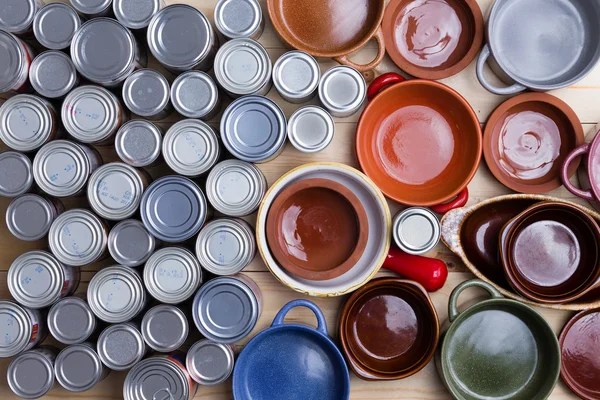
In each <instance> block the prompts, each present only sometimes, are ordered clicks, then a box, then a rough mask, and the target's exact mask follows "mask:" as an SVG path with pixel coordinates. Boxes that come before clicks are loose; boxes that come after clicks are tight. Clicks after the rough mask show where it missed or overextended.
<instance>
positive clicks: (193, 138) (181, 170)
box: [162, 119, 221, 177]
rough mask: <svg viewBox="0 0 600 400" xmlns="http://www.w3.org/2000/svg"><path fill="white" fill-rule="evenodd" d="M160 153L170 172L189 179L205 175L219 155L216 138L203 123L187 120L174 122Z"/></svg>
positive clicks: (212, 131)
mask: <svg viewBox="0 0 600 400" xmlns="http://www.w3.org/2000/svg"><path fill="white" fill-rule="evenodd" d="M162 147H163V148H162V153H163V157H164V159H165V161H166V162H167V164H168V165H169V167H171V169H172V170H173V171H175V172H177V173H178V174H181V175H186V176H190V177H195V176H200V175H202V174H204V173H205V172H208V171H209V170H210V169H211V168H212V166H213V165H215V164H216V162H217V160H218V159H219V157H220V155H221V151H220V150H221V149H220V146H219V139H218V138H217V134H216V133H215V131H214V130H213V129H212V128H211V127H210V126H209V125H208V124H207V123H205V122H202V121H199V120H196V119H187V120H183V121H179V122H177V123H176V124H175V125H173V126H172V127H171V128H170V129H169V130H168V131H167V134H166V135H165V138H164V140H163V144H162Z"/></svg>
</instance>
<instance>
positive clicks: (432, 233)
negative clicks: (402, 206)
mask: <svg viewBox="0 0 600 400" xmlns="http://www.w3.org/2000/svg"><path fill="white" fill-rule="evenodd" d="M392 229H393V236H394V242H396V245H397V246H398V247H399V248H400V250H402V251H404V252H405V253H408V254H413V255H422V254H425V253H427V252H429V251H430V250H432V249H433V248H434V247H435V246H437V244H438V243H439V242H440V237H441V231H442V229H441V226H440V221H439V220H438V218H437V216H436V215H435V214H434V213H433V212H432V211H430V210H429V209H427V208H421V207H411V208H407V209H406V210H404V211H401V212H399V213H398V214H397V215H396V216H395V217H394V223H393V228H392Z"/></svg>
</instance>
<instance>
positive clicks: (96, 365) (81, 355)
mask: <svg viewBox="0 0 600 400" xmlns="http://www.w3.org/2000/svg"><path fill="white" fill-rule="evenodd" d="M94 348H95V346H94V345H92V344H91V343H88V342H85V343H81V344H73V345H71V346H69V347H65V348H64V349H63V350H62V351H61V352H60V353H58V356H57V357H56V361H55V362H54V374H55V375H56V380H57V381H58V383H60V385H61V386H62V387H63V388H65V389H66V390H68V391H70V392H85V391H86V390H90V389H91V388H93V387H94V386H96V384H97V383H98V382H100V381H101V380H103V379H104V378H106V376H107V375H108V373H109V372H110V370H109V369H107V368H105V367H104V365H102V360H100V356H99V355H98V353H97V352H96V350H95V349H94Z"/></svg>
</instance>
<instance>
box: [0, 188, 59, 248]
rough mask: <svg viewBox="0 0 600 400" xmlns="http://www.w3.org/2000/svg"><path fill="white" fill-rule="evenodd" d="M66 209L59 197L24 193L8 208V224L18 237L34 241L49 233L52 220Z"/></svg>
mask: <svg viewBox="0 0 600 400" xmlns="http://www.w3.org/2000/svg"><path fill="white" fill-rule="evenodd" d="M63 211H64V206H63V204H62V203H61V201H60V200H58V199H47V198H45V197H42V196H38V195H37V194H24V195H22V196H19V197H17V198H16V199H14V200H13V201H11V202H10V204H9V205H8V208H7V209H6V226H7V228H8V230H9V231H10V233H12V235H13V236H14V237H16V238H17V239H20V240H23V241H27V242H32V241H36V240H40V239H42V238H44V237H46V235H47V234H48V231H49V230H50V226H51V225H52V222H54V220H55V219H56V217H58V216H59V215H60V214H61V213H62V212H63Z"/></svg>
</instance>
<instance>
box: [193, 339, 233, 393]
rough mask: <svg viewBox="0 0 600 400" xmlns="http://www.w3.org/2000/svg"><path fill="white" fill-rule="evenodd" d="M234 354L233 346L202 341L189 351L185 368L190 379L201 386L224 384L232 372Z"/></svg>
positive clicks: (206, 340)
mask: <svg viewBox="0 0 600 400" xmlns="http://www.w3.org/2000/svg"><path fill="white" fill-rule="evenodd" d="M234 364H235V352H234V349H233V346H231V345H227V344H222V343H216V342H213V341H212V340H208V339H202V340H200V341H198V342H196V343H194V345H193V346H192V347H191V348H190V349H189V351H188V353H187V357H186V367H187V370H188V371H189V373H190V376H191V377H192V379H194V380H195V381H196V382H198V383H199V384H200V385H203V386H215V385H219V384H221V383H223V382H225V381H226V380H227V379H228V378H229V377H230V376H231V373H232V372H233V367H234Z"/></svg>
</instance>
